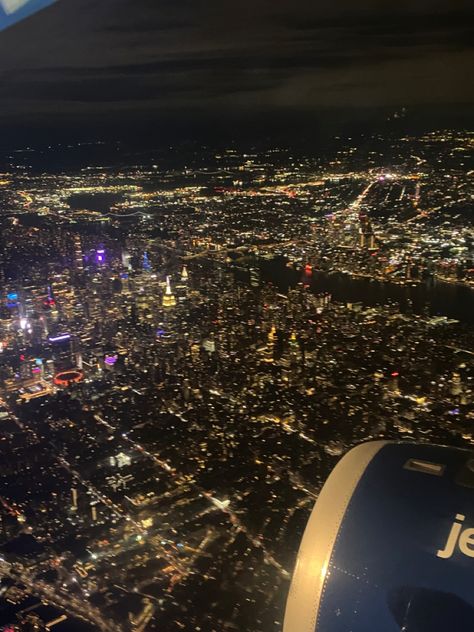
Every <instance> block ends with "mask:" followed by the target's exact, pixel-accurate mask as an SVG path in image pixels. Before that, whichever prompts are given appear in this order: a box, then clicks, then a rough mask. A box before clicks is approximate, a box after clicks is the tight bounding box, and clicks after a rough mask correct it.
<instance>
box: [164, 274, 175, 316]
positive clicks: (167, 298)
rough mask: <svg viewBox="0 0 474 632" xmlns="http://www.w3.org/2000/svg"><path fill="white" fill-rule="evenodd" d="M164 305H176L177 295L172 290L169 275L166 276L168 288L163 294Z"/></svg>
mask: <svg viewBox="0 0 474 632" xmlns="http://www.w3.org/2000/svg"><path fill="white" fill-rule="evenodd" d="M162 305H163V307H166V308H168V307H174V306H175V305H176V297H175V296H174V294H173V292H172V291H171V277H169V276H167V277H166V290H165V293H164V294H163V302H162Z"/></svg>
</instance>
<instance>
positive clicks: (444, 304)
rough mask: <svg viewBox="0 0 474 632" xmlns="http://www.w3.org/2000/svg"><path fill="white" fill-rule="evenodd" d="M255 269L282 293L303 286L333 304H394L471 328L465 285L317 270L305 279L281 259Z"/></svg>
mask: <svg viewBox="0 0 474 632" xmlns="http://www.w3.org/2000/svg"><path fill="white" fill-rule="evenodd" d="M255 267H258V268H259V269H260V276H261V279H262V280H263V281H267V282H268V281H270V282H272V283H275V285H277V287H278V288H279V289H280V290H281V291H282V292H286V291H287V290H288V288H289V287H293V286H295V285H296V284H297V283H299V282H304V283H307V284H308V285H309V286H310V288H311V291H313V292H314V293H316V294H318V293H321V292H329V293H330V294H331V295H332V297H333V299H334V300H335V301H339V302H342V303H355V302H361V303H362V304H363V305H367V306H376V305H384V304H386V303H388V302H391V303H397V304H398V305H399V308H400V311H401V312H402V313H407V312H410V311H412V312H413V313H415V314H426V313H429V314H431V315H432V316H447V317H448V318H455V319H456V320H459V321H461V322H463V323H470V324H474V289H473V288H470V287H467V286H465V285H457V284H454V283H446V282H444V281H438V280H436V279H430V280H427V281H424V282H422V283H419V284H417V285H399V284H397V283H390V282H384V281H372V280H370V279H367V278H362V277H352V276H350V275H348V274H343V273H340V272H335V273H332V272H331V273H327V272H321V271H317V270H315V271H313V273H312V274H311V275H307V274H305V272H304V271H302V270H294V269H292V268H287V267H286V259H285V258H284V257H277V258H275V259H272V260H264V259H261V260H259V261H258V262H257V263H256V264H255Z"/></svg>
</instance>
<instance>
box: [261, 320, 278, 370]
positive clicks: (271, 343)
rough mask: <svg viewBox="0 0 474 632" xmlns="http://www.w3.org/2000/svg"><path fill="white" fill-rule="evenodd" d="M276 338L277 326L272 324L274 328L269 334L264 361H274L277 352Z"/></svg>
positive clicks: (264, 349) (264, 350)
mask: <svg viewBox="0 0 474 632" xmlns="http://www.w3.org/2000/svg"><path fill="white" fill-rule="evenodd" d="M275 338H276V327H275V325H272V328H271V330H270V332H269V334H268V340H267V344H266V346H265V347H264V348H263V353H262V355H263V361H264V362H273V357H274V354H275Z"/></svg>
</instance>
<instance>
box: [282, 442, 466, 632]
mask: <svg viewBox="0 0 474 632" xmlns="http://www.w3.org/2000/svg"><path fill="white" fill-rule="evenodd" d="M283 630H284V632H400V631H404V632H448V631H449V632H472V631H474V453H473V452H470V451H468V450H462V449H457V448H449V447H444V446H432V445H421V444H409V443H391V442H385V441H374V442H370V443H365V444H362V445H360V446H358V447H356V448H354V449H352V450H350V452H348V453H347V454H346V455H345V456H344V457H343V458H342V459H341V461H340V462H339V463H338V465H337V466H336V467H335V469H334V470H333V472H332V474H331V475H330V476H329V478H328V480H327V482H326V484H325V485H324V487H323V489H322V491H321V493H320V496H319V498H318V500H317V502H316V505H315V507H314V509H313V511H312V513H311V516H310V518H309V521H308V524H307V527H306V530H305V533H304V536H303V540H302V542H301V546H300V550H299V553H298V558H297V562H296V567H295V570H294V574H293V579H292V582H291V588H290V592H289V596H288V601H287V605H286V614H285V623H284V628H283Z"/></svg>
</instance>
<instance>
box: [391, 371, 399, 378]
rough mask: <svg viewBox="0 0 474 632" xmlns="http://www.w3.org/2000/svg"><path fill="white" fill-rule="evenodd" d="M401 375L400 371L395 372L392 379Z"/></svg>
mask: <svg viewBox="0 0 474 632" xmlns="http://www.w3.org/2000/svg"><path fill="white" fill-rule="evenodd" d="M399 375H400V373H399V372H398V371H394V372H393V373H392V377H398V376H399Z"/></svg>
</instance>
